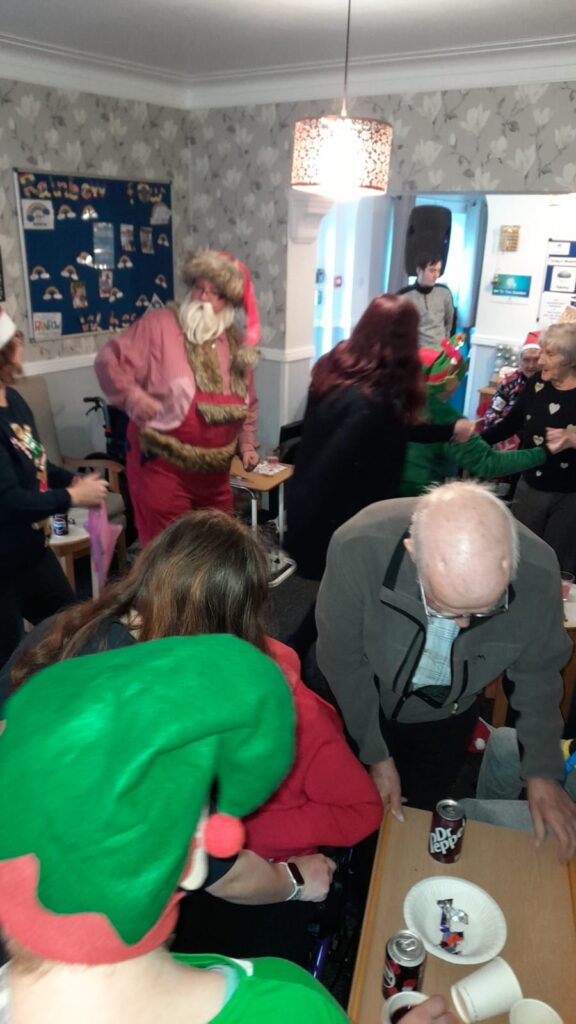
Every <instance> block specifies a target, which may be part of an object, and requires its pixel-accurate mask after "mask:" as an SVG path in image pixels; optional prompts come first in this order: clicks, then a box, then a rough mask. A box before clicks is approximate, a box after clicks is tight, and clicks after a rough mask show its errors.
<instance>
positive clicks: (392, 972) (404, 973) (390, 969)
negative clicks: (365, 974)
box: [382, 928, 426, 999]
mask: <svg viewBox="0 0 576 1024" xmlns="http://www.w3.org/2000/svg"><path fill="white" fill-rule="evenodd" d="M425 962H426V950H425V949H424V943H423V942H422V939H421V938H420V937H419V936H418V935H415V934H414V932H409V931H408V929H407V928H403V929H402V930H401V931H399V932H394V935H392V936H391V938H389V939H388V942H387V943H386V955H385V957H384V972H383V975H382V995H383V996H384V998H385V999H390V996H395V995H396V993H397V992H406V991H412V992H420V990H421V988H422V980H423V978H424V964H425Z"/></svg>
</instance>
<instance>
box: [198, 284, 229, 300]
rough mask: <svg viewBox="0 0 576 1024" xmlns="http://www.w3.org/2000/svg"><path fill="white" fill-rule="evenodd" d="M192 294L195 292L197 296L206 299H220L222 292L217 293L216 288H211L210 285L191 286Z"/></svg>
mask: <svg viewBox="0 0 576 1024" xmlns="http://www.w3.org/2000/svg"><path fill="white" fill-rule="evenodd" d="M191 290H192V291H193V292H197V293H198V294H199V295H204V296H205V297H206V298H207V299H222V298H223V295H222V292H219V291H218V290H217V289H216V288H212V286H211V285H206V284H205V285H199V284H193V285H192V289H191Z"/></svg>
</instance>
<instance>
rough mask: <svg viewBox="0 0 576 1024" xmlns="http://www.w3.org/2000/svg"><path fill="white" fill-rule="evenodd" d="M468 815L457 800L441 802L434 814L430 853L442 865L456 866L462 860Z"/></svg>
mask: <svg viewBox="0 0 576 1024" xmlns="http://www.w3.org/2000/svg"><path fill="white" fill-rule="evenodd" d="M465 828H466V815H465V814H464V808H463V807H462V805H461V804H459V803H457V801H456V800H440V802H439V803H437V804H436V810H435V811H433V813H432V822H431V824H430V838H429V845H428V851H429V853H430V856H431V857H433V858H434V860H439V861H441V863H442V864H454V862H455V861H457V860H459V859H460V854H461V853H462V843H463V841H464V829H465Z"/></svg>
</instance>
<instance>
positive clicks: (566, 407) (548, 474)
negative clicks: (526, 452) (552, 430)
mask: <svg viewBox="0 0 576 1024" xmlns="http://www.w3.org/2000/svg"><path fill="white" fill-rule="evenodd" d="M570 426H576V388H570V389H569V390H567V391H562V390H560V389H559V388H556V387H554V385H553V384H551V383H550V381H543V380H542V379H541V376H540V374H539V373H536V374H534V376H533V377H531V378H530V380H529V381H528V382H527V384H526V387H525V388H524V390H523V392H522V393H521V394H520V395H519V397H518V399H517V401H516V402H515V404H514V406H513V407H512V409H511V410H510V412H509V413H508V415H507V416H505V418H504V419H503V420H501V421H500V422H499V423H497V424H496V425H495V426H493V427H489V428H488V430H485V431H484V432H483V434H482V437H483V439H484V440H485V441H486V442H487V443H488V444H496V442H498V441H503V440H504V439H505V438H507V437H511V436H512V435H513V434H518V436H519V437H520V447H521V448H523V449H526V448H529V449H532V448H541V447H542V446H543V445H544V444H545V442H546V428H547V427H560V428H566V427H570ZM523 478H524V480H525V481H526V483H527V484H529V486H530V487H533V488H534V490H536V491H553V492H557V493H562V494H568V493H573V492H574V491H576V449H574V448H569V449H567V450H566V451H561V452H558V453H557V454H556V455H548V458H547V459H546V462H545V463H544V464H543V465H542V466H540V467H539V468H537V469H536V468H534V469H529V470H526V471H525V472H524V474H523Z"/></svg>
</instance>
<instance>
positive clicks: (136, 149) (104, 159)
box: [0, 80, 191, 361]
mask: <svg viewBox="0 0 576 1024" xmlns="http://www.w3.org/2000/svg"><path fill="white" fill-rule="evenodd" d="M188 124H189V115H188V114H187V113H186V112H185V111H182V110H172V109H168V108H163V107H154V106H151V105H148V104H146V103H137V102H131V101H128V100H113V99H109V98H105V97H100V96H93V95H89V94H86V93H78V92H68V91H63V90H59V89H43V88H40V87H39V86H33V85H29V84H24V83H16V82H11V81H6V80H0V249H1V251H2V261H3V266H4V281H5V291H6V297H7V302H6V304H7V307H8V309H9V311H10V312H11V313H13V314H15V315H16V318H17V320H18V321H19V323H20V324H21V325H22V326H23V325H24V318H25V315H26V300H25V285H24V269H23V264H22V257H21V252H20V238H19V233H18V220H17V214H16V201H15V191H14V183H13V178H12V171H13V168H15V167H30V168H35V167H38V168H39V169H40V170H54V171H69V172H70V173H82V172H86V173H87V174H90V173H92V174H105V175H109V176H118V177H125V178H128V177H132V176H134V177H142V178H156V179H159V178H161V179H169V180H170V181H171V182H172V205H173V227H174V256H175V261H176V267H178V264H179V262H180V260H181V257H182V252H183V249H184V248H185V246H186V240H185V235H186V230H187V223H188V211H187V203H188V195H189V163H190V153H191V151H190V149H189V147H188ZM96 348H97V339H96V336H95V335H93V334H87V335H85V336H76V337H68V338H62V339H60V340H56V341H43V342H42V343H41V344H40V343H33V344H29V345H27V347H26V351H25V360H28V361H31V360H33V359H52V358H56V357H57V356H65V355H70V354H72V353H88V352H94V351H96Z"/></svg>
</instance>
